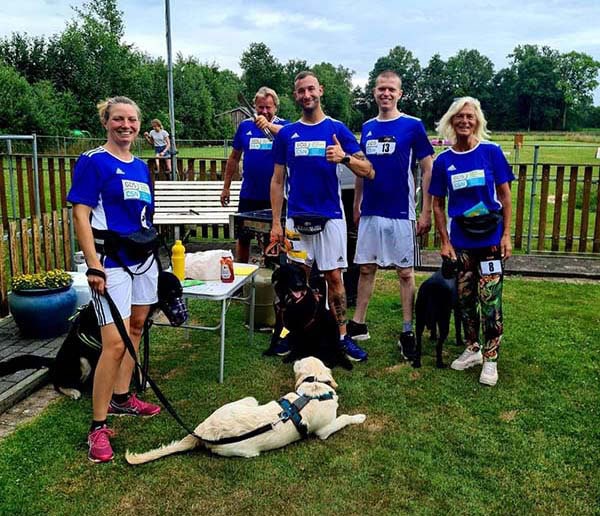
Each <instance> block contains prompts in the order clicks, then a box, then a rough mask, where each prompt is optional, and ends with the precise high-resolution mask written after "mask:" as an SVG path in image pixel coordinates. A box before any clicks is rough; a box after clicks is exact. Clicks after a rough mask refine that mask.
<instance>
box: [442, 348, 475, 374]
mask: <svg viewBox="0 0 600 516" xmlns="http://www.w3.org/2000/svg"><path fill="white" fill-rule="evenodd" d="M482 363H483V355H482V354H481V349H478V350H477V351H471V350H470V349H469V348H466V349H465V350H464V351H463V352H462V354H461V355H460V356H459V357H458V358H457V359H456V360H455V361H454V362H452V364H450V367H451V368H452V369H456V370H457V371H462V370H463V369H468V368H469V367H473V366H474V365H479V364H482Z"/></svg>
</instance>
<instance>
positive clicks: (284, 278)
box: [264, 264, 352, 369]
mask: <svg viewBox="0 0 600 516" xmlns="http://www.w3.org/2000/svg"><path fill="white" fill-rule="evenodd" d="M272 283H273V288H274V290H275V302H274V305H275V317H276V322H275V328H274V332H273V337H272V339H271V346H270V347H269V349H268V350H267V351H265V353H264V354H265V355H274V354H275V353H274V347H275V346H276V345H277V343H278V341H279V335H280V334H281V331H282V329H283V327H284V326H285V328H287V329H288V330H289V334H288V335H287V339H288V343H289V347H290V350H291V352H290V354H289V355H287V356H286V357H285V359H284V361H285V362H294V361H296V360H299V359H301V358H304V357H309V356H314V357H317V358H319V359H320V360H321V361H322V362H323V363H324V364H325V365H326V366H327V367H330V368H332V367H335V366H338V365H339V366H341V367H343V368H345V369H352V362H350V360H349V359H348V357H347V356H346V353H345V352H344V349H343V347H342V344H341V342H340V331H339V328H338V325H337V321H336V320H335V317H334V316H333V314H332V313H331V311H330V310H328V309H327V308H326V306H325V299H324V298H323V296H322V295H321V294H320V293H318V292H317V291H315V290H313V289H312V288H311V287H310V286H309V285H308V283H307V281H306V273H305V272H304V269H303V268H302V267H301V266H300V265H296V264H285V265H281V266H280V267H279V268H278V269H276V270H275V271H274V272H273V276H272Z"/></svg>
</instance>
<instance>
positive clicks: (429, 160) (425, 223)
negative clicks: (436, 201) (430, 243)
mask: <svg viewBox="0 0 600 516" xmlns="http://www.w3.org/2000/svg"><path fill="white" fill-rule="evenodd" d="M419 165H420V166H421V194H422V196H423V204H422V205H421V214H420V215H419V220H418V221H417V235H424V234H426V233H428V232H429V230H430V229H431V194H430V193H429V185H430V184H431V170H432V169H433V157H432V156H426V157H424V158H422V159H421V160H420V161H419Z"/></svg>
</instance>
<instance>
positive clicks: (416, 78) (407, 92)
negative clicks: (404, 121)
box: [365, 45, 422, 116]
mask: <svg viewBox="0 0 600 516" xmlns="http://www.w3.org/2000/svg"><path fill="white" fill-rule="evenodd" d="M385 70H393V71H394V72H396V73H397V74H398V75H400V77H401V78H402V90H403V94H402V99H401V100H400V106H401V109H402V111H406V112H407V113H409V114H411V115H414V116H419V115H420V113H421V109H420V108H421V103H422V99H421V92H420V91H419V87H420V77H421V65H420V63H419V60H418V59H417V58H416V57H414V56H413V53H412V52H411V51H410V50H407V49H406V48H404V47H403V46H400V45H398V46H396V47H394V48H392V49H391V50H390V51H389V53H388V55H387V56H384V57H380V58H379V59H377V61H376V62H375V66H374V67H373V70H371V72H370V73H369V81H368V83H367V86H366V89H365V94H366V96H367V98H368V99H369V104H370V115H371V116H373V115H375V113H377V106H376V104H375V101H374V100H373V95H372V91H373V88H374V86H375V79H377V76H378V75H379V74H380V73H381V72H383V71H385Z"/></svg>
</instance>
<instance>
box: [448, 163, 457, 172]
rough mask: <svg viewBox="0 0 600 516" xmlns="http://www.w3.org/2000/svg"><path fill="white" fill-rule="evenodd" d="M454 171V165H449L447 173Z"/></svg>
mask: <svg viewBox="0 0 600 516" xmlns="http://www.w3.org/2000/svg"><path fill="white" fill-rule="evenodd" d="M455 170H456V167H455V166H454V165H450V166H449V167H448V172H454V171H455Z"/></svg>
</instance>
